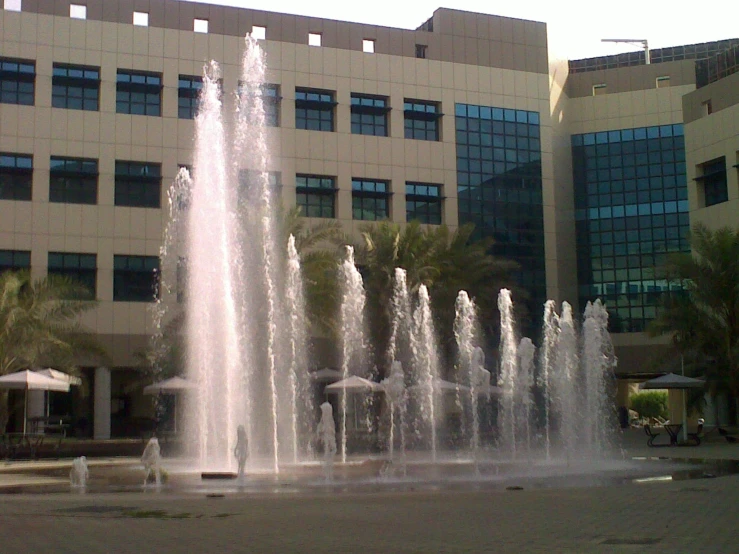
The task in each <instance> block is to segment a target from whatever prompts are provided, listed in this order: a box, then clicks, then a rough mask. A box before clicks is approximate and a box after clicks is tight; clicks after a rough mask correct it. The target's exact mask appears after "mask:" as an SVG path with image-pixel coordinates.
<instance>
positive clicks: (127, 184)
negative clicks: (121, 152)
mask: <svg viewBox="0 0 739 554" xmlns="http://www.w3.org/2000/svg"><path fill="white" fill-rule="evenodd" d="M161 190H162V166H161V164H155V163H145V162H121V161H118V160H116V162H115V205H116V206H129V207H132V208H159V207H161V200H160V198H161Z"/></svg>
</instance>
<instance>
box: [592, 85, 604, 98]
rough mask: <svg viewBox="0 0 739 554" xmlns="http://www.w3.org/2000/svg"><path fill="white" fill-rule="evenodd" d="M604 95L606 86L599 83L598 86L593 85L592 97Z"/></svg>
mask: <svg viewBox="0 0 739 554" xmlns="http://www.w3.org/2000/svg"><path fill="white" fill-rule="evenodd" d="M605 93H606V84H605V83H600V84H598V85H593V96H600V95H601V94H605Z"/></svg>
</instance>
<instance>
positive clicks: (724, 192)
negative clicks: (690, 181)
mask: <svg viewBox="0 0 739 554" xmlns="http://www.w3.org/2000/svg"><path fill="white" fill-rule="evenodd" d="M700 167H701V170H702V171H701V175H700V176H698V177H696V178H695V180H696V181H698V185H699V186H702V187H703V206H704V207H706V208H707V207H708V206H713V205H715V204H721V203H722V202H726V201H728V200H729V188H728V183H727V180H726V158H724V157H721V158H718V159H716V160H712V161H710V162H706V163H704V164H702V165H701V166H700Z"/></svg>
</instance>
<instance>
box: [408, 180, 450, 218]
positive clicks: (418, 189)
mask: <svg viewBox="0 0 739 554" xmlns="http://www.w3.org/2000/svg"><path fill="white" fill-rule="evenodd" d="M441 201H442V198H441V185H433V184H430V183H410V182H408V183H406V184H405V215H406V221H413V220H416V221H420V222H421V223H428V224H431V225H441Z"/></svg>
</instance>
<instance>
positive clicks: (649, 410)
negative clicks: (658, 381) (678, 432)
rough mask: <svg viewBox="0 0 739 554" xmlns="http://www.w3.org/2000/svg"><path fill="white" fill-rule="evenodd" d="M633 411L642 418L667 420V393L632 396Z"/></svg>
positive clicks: (651, 392)
mask: <svg viewBox="0 0 739 554" xmlns="http://www.w3.org/2000/svg"><path fill="white" fill-rule="evenodd" d="M630 400H631V409H632V410H634V411H635V412H638V414H639V416H641V417H661V418H662V419H667V392H666V391H658V390H652V391H645V392H639V393H637V394H632V395H631V399H630Z"/></svg>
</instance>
